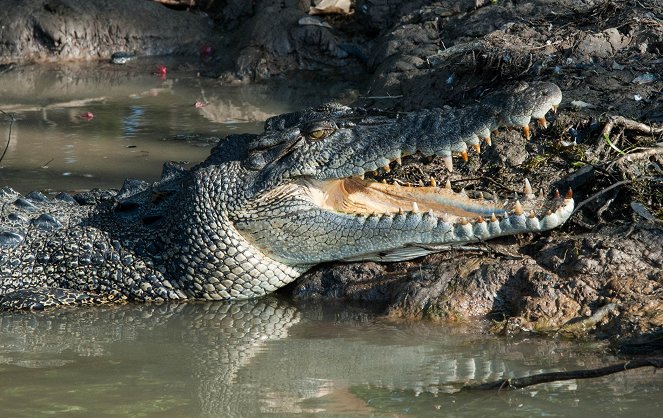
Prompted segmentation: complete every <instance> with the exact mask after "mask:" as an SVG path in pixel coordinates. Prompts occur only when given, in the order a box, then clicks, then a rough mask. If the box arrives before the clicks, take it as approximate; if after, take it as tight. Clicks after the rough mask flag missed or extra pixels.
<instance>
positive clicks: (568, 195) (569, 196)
mask: <svg viewBox="0 0 663 418" xmlns="http://www.w3.org/2000/svg"><path fill="white" fill-rule="evenodd" d="M564 199H573V190H571V188H570V187H569V190H567V191H566V194H565V195H564Z"/></svg>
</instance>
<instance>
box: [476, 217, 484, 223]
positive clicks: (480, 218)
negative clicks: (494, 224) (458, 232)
mask: <svg viewBox="0 0 663 418" xmlns="http://www.w3.org/2000/svg"><path fill="white" fill-rule="evenodd" d="M477 222H478V223H480V224H481V223H483V216H479V217H478V218H477Z"/></svg>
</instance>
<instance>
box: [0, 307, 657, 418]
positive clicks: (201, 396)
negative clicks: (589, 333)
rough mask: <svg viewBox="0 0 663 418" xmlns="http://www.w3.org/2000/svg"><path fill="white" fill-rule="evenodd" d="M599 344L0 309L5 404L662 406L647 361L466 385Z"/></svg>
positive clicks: (176, 310) (221, 313)
mask: <svg viewBox="0 0 663 418" xmlns="http://www.w3.org/2000/svg"><path fill="white" fill-rule="evenodd" d="M596 349H597V347H596V346H594V345H587V346H583V345H578V344H571V343H569V342H563V341H553V340H544V339H502V338H496V337H490V336H485V335H480V334H477V333H474V332H468V331H467V330H466V329H463V328H456V327H453V326H450V325H445V326H441V325H440V324H432V323H426V322H423V323H422V322H416V323H394V322H390V321H386V320H384V319H381V318H380V317H378V316H376V315H375V314H373V313H372V312H370V311H367V310H365V309H359V308H351V307H347V306H343V307H339V306H332V305H325V304H322V305H321V304H317V305H315V306H314V305H311V306H296V305H293V304H291V303H288V302H287V301H283V300H279V299H275V298H264V299H261V300H256V301H249V302H239V303H200V304H166V305H142V306H134V305H128V306H114V307H113V306H111V307H97V308H83V309H75V310H60V311H50V312H38V313H32V312H20V313H3V314H2V315H0V415H2V416H15V417H16V416H25V417H35V416H46V415H52V414H54V413H55V414H59V413H67V415H69V416H103V415H106V416H146V417H151V416H154V417H156V416H217V417H228V416H261V415H264V416H291V415H292V414H304V415H309V414H313V413H317V414H319V415H320V416H405V415H413V416H436V415H442V414H443V415H444V416H568V415H584V416H587V417H594V416H596V417H599V416H607V415H609V416H619V415H622V416H637V415H640V416H653V415H655V413H656V412H657V411H658V410H660V408H661V407H663V397H661V396H660V393H661V392H660V391H661V389H663V378H662V377H661V374H660V373H659V374H658V375H655V374H653V373H652V371H651V370H641V371H631V372H627V373H623V374H619V375H615V376H611V377H606V378H601V379H594V380H585V381H574V380H572V381H567V382H561V383H556V384H546V385H539V386H534V387H531V388H528V389H523V390H518V391H513V392H502V393H459V392H458V389H459V388H460V387H461V386H462V385H463V384H466V383H468V382H485V381H492V380H496V379H500V378H505V377H513V376H522V375H527V374H531V373H540V372H547V371H556V370H565V369H574V368H588V367H600V366H602V365H604V364H606V363H612V362H616V361H617V360H616V359H614V358H611V357H609V356H605V355H596V354H595V353H596Z"/></svg>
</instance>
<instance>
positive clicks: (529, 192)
mask: <svg viewBox="0 0 663 418" xmlns="http://www.w3.org/2000/svg"><path fill="white" fill-rule="evenodd" d="M523 193H524V194H525V197H526V198H531V197H533V196H532V195H533V194H534V192H533V191H532V185H531V184H530V182H529V179H527V178H526V179H525V187H523Z"/></svg>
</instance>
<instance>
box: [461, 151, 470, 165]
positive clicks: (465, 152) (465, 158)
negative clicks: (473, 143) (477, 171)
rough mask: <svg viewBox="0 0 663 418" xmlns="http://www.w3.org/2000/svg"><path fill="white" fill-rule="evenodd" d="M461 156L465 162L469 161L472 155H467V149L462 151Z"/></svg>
mask: <svg viewBox="0 0 663 418" xmlns="http://www.w3.org/2000/svg"><path fill="white" fill-rule="evenodd" d="M460 156H461V158H462V159H463V161H465V162H467V161H468V160H469V159H470V157H469V156H468V155H467V151H461V152H460Z"/></svg>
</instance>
